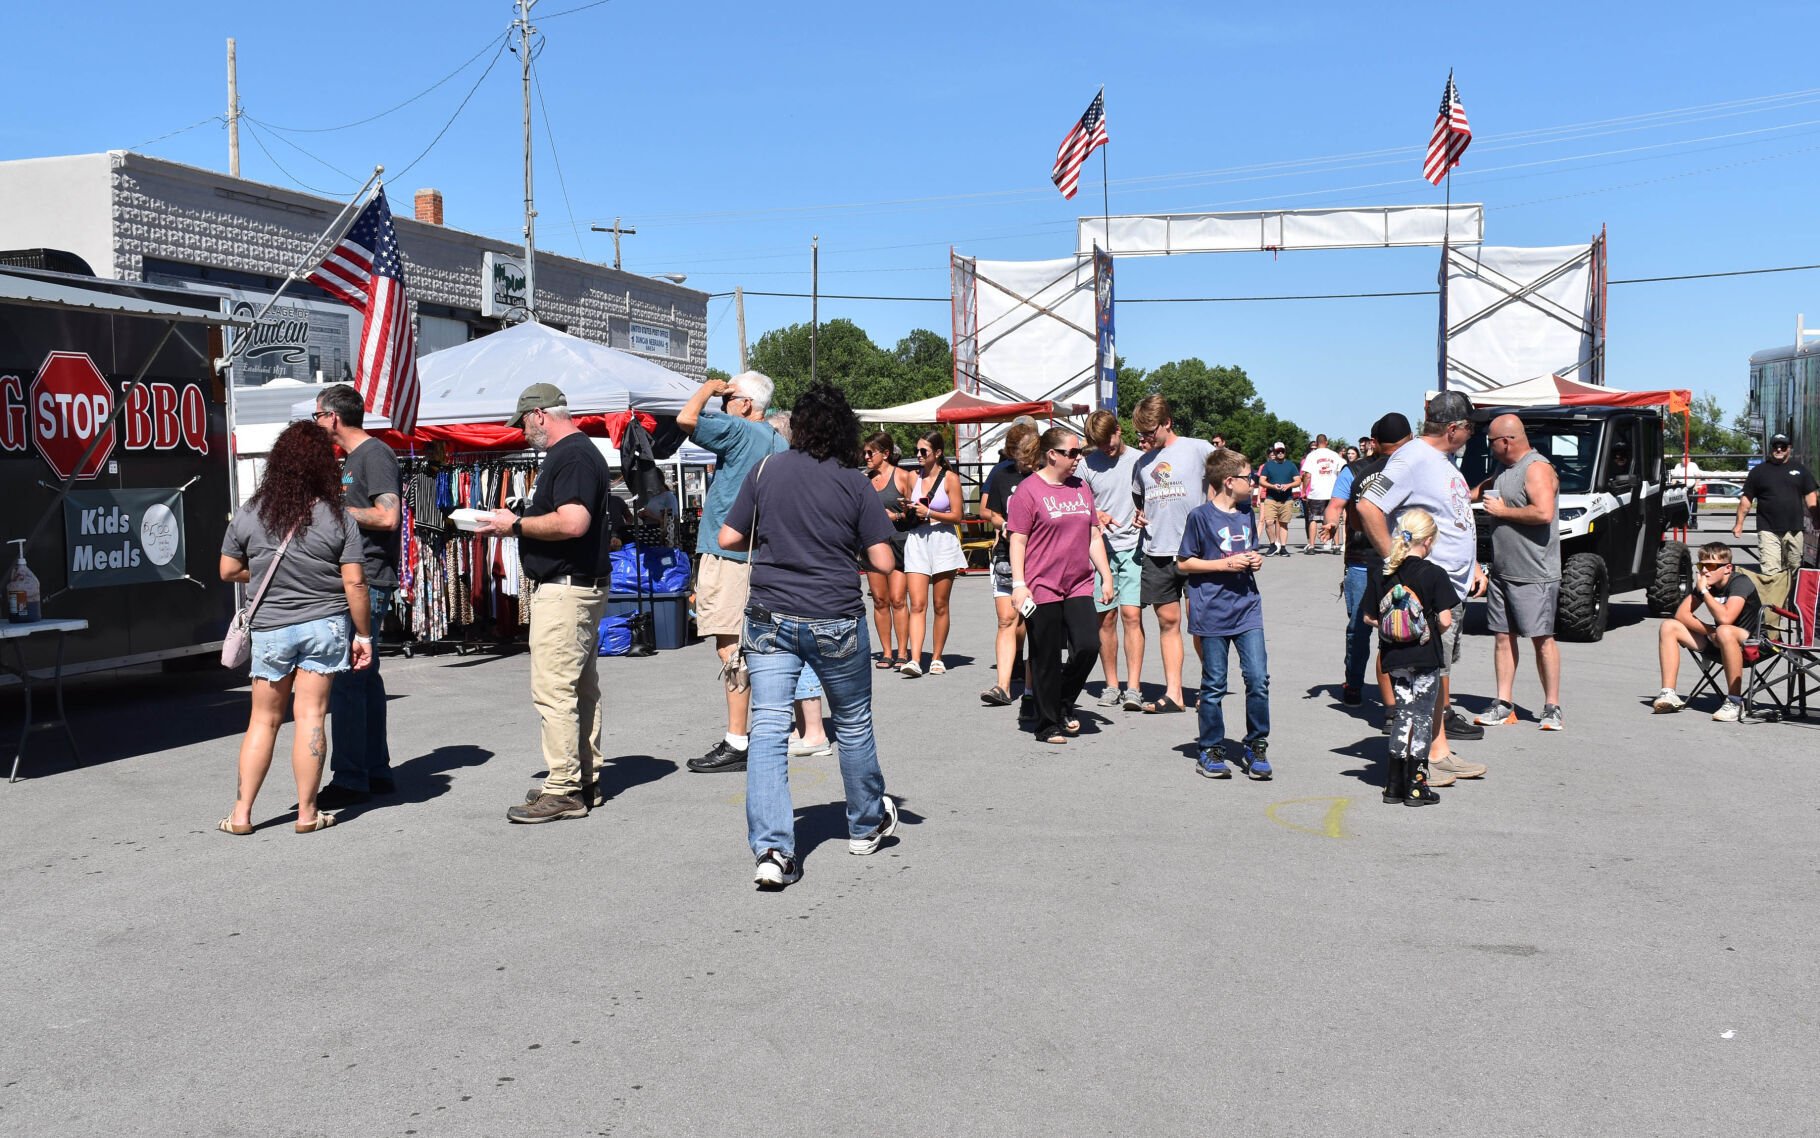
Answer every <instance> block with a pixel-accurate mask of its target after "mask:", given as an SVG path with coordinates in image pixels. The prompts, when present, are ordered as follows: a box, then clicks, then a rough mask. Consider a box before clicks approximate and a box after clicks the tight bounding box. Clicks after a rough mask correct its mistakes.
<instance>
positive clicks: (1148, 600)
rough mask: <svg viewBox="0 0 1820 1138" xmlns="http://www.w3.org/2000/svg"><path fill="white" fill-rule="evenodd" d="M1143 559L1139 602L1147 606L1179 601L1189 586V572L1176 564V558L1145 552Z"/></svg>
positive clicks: (1171, 603)
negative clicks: (1151, 554)
mask: <svg viewBox="0 0 1820 1138" xmlns="http://www.w3.org/2000/svg"><path fill="white" fill-rule="evenodd" d="M1143 560H1144V563H1143V568H1142V570H1141V572H1140V575H1139V577H1138V603H1139V604H1142V605H1146V606H1148V605H1173V604H1177V603H1179V602H1180V601H1181V599H1182V593H1183V592H1184V591H1185V590H1186V589H1187V588H1188V574H1186V573H1184V572H1182V570H1181V569H1180V568H1179V567H1178V566H1177V565H1176V562H1175V558H1173V557H1152V556H1150V555H1149V554H1145V555H1144V559H1143Z"/></svg>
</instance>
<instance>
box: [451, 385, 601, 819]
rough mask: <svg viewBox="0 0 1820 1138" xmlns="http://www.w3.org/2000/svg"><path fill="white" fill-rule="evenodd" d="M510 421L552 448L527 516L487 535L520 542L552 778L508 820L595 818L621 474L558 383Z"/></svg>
mask: <svg viewBox="0 0 1820 1138" xmlns="http://www.w3.org/2000/svg"><path fill="white" fill-rule="evenodd" d="M506 425H507V426H508V427H519V426H522V427H523V428H524V433H525V442H526V443H528V444H529V445H531V446H532V447H535V448H537V449H538V450H542V451H544V452H545V454H544V460H543V467H542V469H541V470H539V471H538V475H537V485H536V488H535V489H534V490H533V491H532V493H531V502H530V505H529V506H527V507H526V508H525V511H524V514H523V516H520V515H518V514H515V513H513V512H512V511H511V510H504V509H501V510H494V511H493V513H492V515H491V516H490V517H489V518H488V519H487V522H486V525H485V526H484V527H482V528H481V530H480V531H479V532H480V533H482V534H488V535H493V536H499V537H504V536H507V535H510V536H513V537H516V538H518V556H519V561H520V562H521V563H522V564H523V566H524V575H525V579H526V583H527V587H528V590H529V594H528V596H527V598H526V600H525V602H524V603H525V608H526V611H527V613H528V615H529V616H530V621H531V631H530V637H529V646H530V650H531V702H532V703H533V704H534V705H536V707H537V715H538V718H539V719H540V720H541V721H542V723H543V759H544V762H545V763H546V764H548V767H549V772H550V773H549V776H548V777H547V778H545V779H544V784H543V789H542V791H541V793H539V794H538V795H537V796H536V797H535V798H534V799H532V800H531V801H530V802H527V803H524V804H523V805H519V806H514V807H512V808H511V809H509V810H507V811H506V818H507V820H508V821H512V822H523V823H532V822H554V821H556V820H557V819H559V818H585V817H587V814H588V805H589V803H590V802H591V801H592V800H593V796H594V780H595V772H596V771H597V770H598V769H599V767H600V675H599V672H598V670H597V668H598V661H599V646H600V618H601V617H602V616H603V615H604V614H605V613H606V609H607V597H608V591H609V583H610V582H609V577H610V574H611V572H612V565H611V562H610V560H609V556H610V554H611V552H612V542H613V527H612V524H611V523H610V522H609V520H608V518H609V514H608V512H607V496H608V494H609V493H610V492H611V487H612V484H613V483H612V471H611V470H610V469H609V468H608V466H607V460H606V459H605V458H603V457H602V456H601V453H600V451H599V449H598V448H596V447H595V445H594V443H593V441H592V440H591V439H589V438H588V437H587V436H586V435H584V434H582V433H581V430H580V428H578V427H577V426H576V425H575V423H574V420H572V419H571V418H570V417H569V401H568V399H567V398H566V397H565V396H564V395H563V393H562V391H561V390H560V389H559V388H557V387H556V386H555V385H554V384H549V383H533V384H532V385H531V386H529V387H527V388H525V389H524V392H523V394H521V395H519V397H518V410H517V412H516V413H515V414H514V415H513V416H512V418H511V419H510V420H508V421H507V423H506Z"/></svg>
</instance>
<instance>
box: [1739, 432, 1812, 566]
mask: <svg viewBox="0 0 1820 1138" xmlns="http://www.w3.org/2000/svg"><path fill="white" fill-rule="evenodd" d="M1752 502H1755V503H1757V560H1758V561H1760V562H1762V569H1761V571H1762V573H1763V575H1764V576H1766V577H1773V576H1775V575H1776V574H1778V573H1793V572H1794V571H1795V570H1797V569H1799V568H1800V567H1801V554H1802V547H1803V546H1804V545H1805V544H1806V541H1807V535H1806V534H1805V533H1804V532H1803V525H1802V522H1803V520H1804V519H1805V518H1807V517H1808V516H1809V515H1811V514H1814V512H1815V508H1814V502H1815V487H1814V476H1813V474H1811V473H1810V472H1809V471H1808V469H1807V465H1806V464H1805V463H1800V462H1795V461H1793V460H1792V459H1791V458H1790V449H1789V443H1788V436H1787V435H1781V434H1779V435H1776V436H1775V437H1774V438H1772V439H1770V441H1769V456H1768V458H1767V459H1766V460H1765V461H1763V462H1760V463H1758V464H1757V466H1756V467H1755V468H1754V469H1752V470H1751V472H1750V474H1748V475H1746V476H1745V479H1744V493H1742V494H1740V495H1738V518H1737V520H1736V521H1735V522H1733V523H1732V536H1733V537H1743V536H1744V515H1745V514H1747V513H1749V512H1750V507H1751V503H1752ZM1815 520H1816V521H1817V522H1820V515H1815Z"/></svg>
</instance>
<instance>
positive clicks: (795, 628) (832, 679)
mask: <svg viewBox="0 0 1820 1138" xmlns="http://www.w3.org/2000/svg"><path fill="white" fill-rule="evenodd" d="M756 612H757V610H752V611H750V612H748V613H747V615H746V630H745V634H744V635H743V636H742V637H741V640H740V642H741V645H742V647H743V648H744V649H745V654H746V670H747V672H748V674H750V676H751V677H752V727H751V732H752V734H751V742H750V744H749V747H748V749H747V752H746V838H747V841H748V842H749V843H750V845H751V846H752V852H753V854H755V855H756V854H761V853H763V852H764V851H766V850H776V851H778V852H779V853H781V854H783V855H784V856H785V857H791V858H793V857H795V856H796V812H795V808H794V806H793V805H792V803H791V801H790V768H789V763H790V759H789V755H788V753H787V750H788V741H789V738H790V727H791V721H792V714H791V712H792V709H791V704H792V701H793V697H794V695H795V692H796V685H797V679H798V677H799V676H800V675H801V674H802V672H803V671H804V670H805V669H806V668H814V669H815V673H816V675H818V676H820V677H821V682H822V688H823V690H824V692H825V693H826V695H827V698H828V714H829V726H830V728H831V730H830V731H829V734H830V735H832V736H833V737H834V741H835V743H836V744H838V745H839V747H840V775H841V782H842V783H844V784H845V786H846V792H847V833H848V836H849V837H854V838H860V837H864V836H866V835H867V834H870V833H871V832H872V831H874V830H876V829H878V827H879V825H880V824H881V823H882V822H883V821H884V820H885V807H884V803H883V802H882V801H881V800H882V799H883V798H884V794H885V776H884V774H883V773H882V772H881V771H880V770H879V769H878V742H877V740H876V739H874V738H873V735H872V645H871V642H870V640H869V639H868V637H867V635H866V624H865V621H863V620H860V619H858V618H836V619H827V620H822V619H810V618H807V617H794V616H785V615H783V614H781V613H775V614H772V613H767V614H765V615H764V616H763V617H762V618H761V617H760V616H758V615H755V614H756Z"/></svg>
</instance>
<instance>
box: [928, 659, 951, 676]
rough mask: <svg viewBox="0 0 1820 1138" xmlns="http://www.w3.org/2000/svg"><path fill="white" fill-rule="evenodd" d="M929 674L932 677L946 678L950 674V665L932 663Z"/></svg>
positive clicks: (937, 662) (938, 661)
mask: <svg viewBox="0 0 1820 1138" xmlns="http://www.w3.org/2000/svg"><path fill="white" fill-rule="evenodd" d="M929 674H930V675H932V676H945V675H947V674H948V665H946V664H944V663H942V662H941V661H940V660H934V661H931V662H930V664H929Z"/></svg>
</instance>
